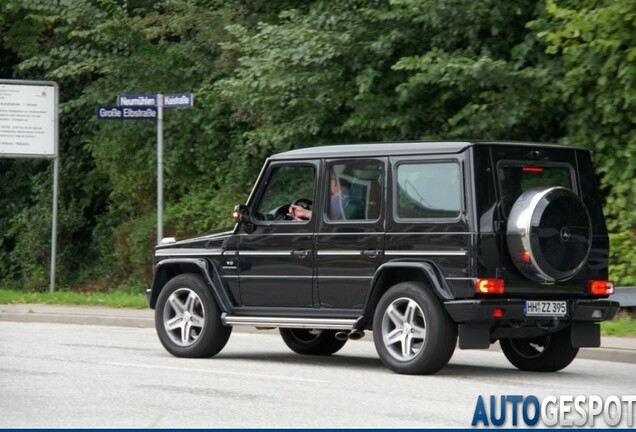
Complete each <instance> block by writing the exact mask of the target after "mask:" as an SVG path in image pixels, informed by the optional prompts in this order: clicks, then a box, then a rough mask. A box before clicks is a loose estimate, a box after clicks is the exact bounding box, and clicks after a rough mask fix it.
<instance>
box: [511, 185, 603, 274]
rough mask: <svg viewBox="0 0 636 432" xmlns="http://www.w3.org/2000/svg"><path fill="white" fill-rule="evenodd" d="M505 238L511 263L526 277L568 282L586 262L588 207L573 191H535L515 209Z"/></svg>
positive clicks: (589, 227)
mask: <svg viewBox="0 0 636 432" xmlns="http://www.w3.org/2000/svg"><path fill="white" fill-rule="evenodd" d="M506 239H507V243H508V249H509V251H510V257H511V258H512V261H513V262H514V264H515V266H516V267H517V269H519V271H520V272H521V274H523V275H524V276H525V277H526V278H528V279H530V280H532V281H536V282H541V281H548V282H559V281H565V280H568V279H570V278H572V277H573V276H575V275H576V274H577V273H578V272H579V271H580V270H581V268H582V267H583V266H584V265H585V263H586V262H587V257H588V255H589V253H590V248H591V246H592V222H591V219H590V215H589V213H588V211H587V208H586V207H585V204H583V201H581V198H579V196H578V195H576V194H575V193H574V192H572V191H571V190H569V189H566V188H564V187H550V188H538V189H532V190H529V191H527V192H524V193H523V194H521V196H520V197H519V198H518V199H517V201H515V203H514V205H513V206H512V210H511V211H510V215H509V216H508V227H507V236H506Z"/></svg>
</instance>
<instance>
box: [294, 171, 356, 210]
mask: <svg viewBox="0 0 636 432" xmlns="http://www.w3.org/2000/svg"><path fill="white" fill-rule="evenodd" d="M329 190H330V191H331V202H330V209H329V210H330V211H329V219H344V210H343V203H346V202H348V201H349V200H350V199H351V191H350V190H349V188H347V187H345V186H341V185H340V183H339V182H338V179H337V178H336V176H335V175H334V173H333V172H332V173H331V176H330V186H329ZM312 213H313V212H312V211H311V210H310V209H306V208H304V207H302V206H300V205H297V204H292V205H290V206H289V210H288V212H287V216H288V217H290V218H291V219H293V220H296V221H302V220H310V219H311V216H312Z"/></svg>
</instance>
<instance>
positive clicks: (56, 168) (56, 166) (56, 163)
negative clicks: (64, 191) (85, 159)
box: [49, 83, 60, 294]
mask: <svg viewBox="0 0 636 432" xmlns="http://www.w3.org/2000/svg"><path fill="white" fill-rule="evenodd" d="M53 85H54V87H55V114H54V116H55V132H54V133H55V136H54V138H53V139H54V142H55V144H54V145H55V159H53V209H52V211H51V219H53V220H52V221H51V275H50V276H49V278H50V281H49V285H50V286H49V291H50V292H51V294H53V293H54V292H55V266H56V258H57V198H58V195H59V193H60V183H59V177H60V153H59V148H60V128H59V112H58V107H59V106H60V88H59V87H58V85H57V83H54V84H53Z"/></svg>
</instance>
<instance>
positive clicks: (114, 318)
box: [0, 304, 636, 364]
mask: <svg viewBox="0 0 636 432" xmlns="http://www.w3.org/2000/svg"><path fill="white" fill-rule="evenodd" d="M0 321H15V322H40V323H57V324H85V325H86V324H88V325H106V326H120V327H141V328H154V326H155V324H154V311H153V310H151V309H116V308H106V307H98V306H58V305H56V306H52V305H44V304H17V305H6V304H3V305H0ZM237 330H238V331H241V330H243V331H250V332H251V331H253V329H252V328H251V327H245V328H242V327H238V328H237ZM491 350H499V344H497V343H496V344H494V345H493V346H492V347H491ZM578 358H585V359H592V360H604V361H612V362H620V363H633V364H636V338H635V337H611V336H603V337H602V338H601V347H600V348H582V349H581V351H580V352H579V355H578Z"/></svg>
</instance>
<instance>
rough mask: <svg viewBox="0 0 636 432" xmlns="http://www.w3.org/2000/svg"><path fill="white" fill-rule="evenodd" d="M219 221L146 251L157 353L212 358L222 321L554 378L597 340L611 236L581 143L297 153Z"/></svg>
mask: <svg viewBox="0 0 636 432" xmlns="http://www.w3.org/2000/svg"><path fill="white" fill-rule="evenodd" d="M234 220H235V222H236V225H235V227H234V229H233V230H232V231H228V232H223V233H219V234H213V235H207V236H204V237H199V238H194V239H189V240H183V241H179V242H175V241H174V239H164V241H162V244H161V245H159V246H158V247H157V248H156V251H155V264H156V269H155V276H154V281H153V284H152V288H151V289H149V290H147V295H148V304H149V305H150V307H151V308H153V309H155V317H156V329H157V333H158V335H159V339H160V340H161V342H162V344H163V345H164V347H165V348H166V349H167V350H168V351H169V352H170V353H172V354H173V355H175V356H178V357H208V356H213V355H215V354H216V353H218V352H219V351H220V350H221V349H222V348H223V347H224V346H225V344H226V342H227V340H228V338H229V336H230V332H231V330H232V327H233V326H238V325H249V326H255V327H257V328H279V329H280V333H281V335H282V337H283V340H284V341H285V343H286V344H287V345H288V346H289V348H291V349H292V350H293V351H295V352H297V353H300V354H311V355H329V354H333V353H335V352H336V351H338V350H339V349H340V348H342V346H343V345H344V344H345V343H346V342H347V340H349V339H359V338H361V337H362V336H363V335H364V331H365V330H373V339H374V342H375V346H376V349H377V351H378V354H379V356H380V358H381V360H382V361H383V362H384V364H386V366H388V367H389V368H390V369H392V370H393V371H395V372H398V373H406V374H428V373H434V372H436V371H438V370H440V369H441V368H443V367H444V366H445V365H446V364H447V363H448V361H449V360H450V358H451V356H452V354H453V351H454V350H455V346H456V344H457V339H458V338H459V347H460V348H462V349H475V348H488V347H489V346H490V345H491V344H492V343H494V342H495V341H499V342H500V345H501V348H502V350H503V352H504V354H505V356H506V357H507V358H508V360H509V361H510V362H511V363H512V364H513V365H515V366H516V367H517V368H519V369H523V370H531V371H557V370H560V369H562V368H564V367H566V366H567V365H568V364H569V363H570V362H571V361H572V360H573V359H574V357H576V355H577V352H578V350H579V347H596V346H599V345H600V329H599V325H598V323H599V322H601V321H603V320H608V319H612V318H613V317H614V315H615V314H616V312H617V311H618V303H616V302H612V301H609V300H606V298H607V297H608V296H609V295H610V294H612V293H613V291H614V286H613V284H612V283H611V282H608V281H607V278H608V255H609V244H608V235H607V229H606V226H605V221H604V218H603V212H602V208H601V202H600V199H599V194H598V189H597V181H596V177H595V175H594V170H593V167H592V161H591V157H590V153H589V151H587V150H584V149H579V148H572V147H563V146H556V145H541V144H529V143H501V142H496V143H494V142H410V143H390V144H388V143H387V144H358V145H340V146H326V147H315V148H307V149H302V150H293V151H289V152H285V153H281V154H277V155H274V156H272V157H270V158H269V159H267V161H266V162H265V165H264V167H263V169H262V171H261V173H260V175H259V177H258V180H257V182H256V185H255V186H254V189H253V191H252V193H251V195H250V196H249V199H248V201H247V204H246V205H238V206H237V207H236V208H235V209H234Z"/></svg>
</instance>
